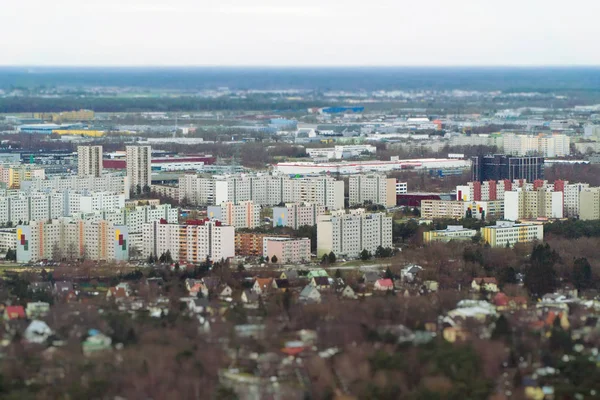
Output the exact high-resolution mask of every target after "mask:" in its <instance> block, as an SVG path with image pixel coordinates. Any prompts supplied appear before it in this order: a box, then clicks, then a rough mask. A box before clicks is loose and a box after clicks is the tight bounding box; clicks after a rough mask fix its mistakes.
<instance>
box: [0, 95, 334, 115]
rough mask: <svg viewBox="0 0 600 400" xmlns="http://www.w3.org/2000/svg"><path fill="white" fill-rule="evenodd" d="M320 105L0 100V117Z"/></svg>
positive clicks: (137, 99)
mask: <svg viewBox="0 0 600 400" xmlns="http://www.w3.org/2000/svg"><path fill="white" fill-rule="evenodd" d="M328 105H329V104H328V103H326V102H323V101H310V102H309V101H288V100H285V99H277V100H273V99H271V98H264V97H254V96H252V97H249V98H245V99H231V98H217V99H206V98H199V97H193V96H182V97H135V98H133V97H131V98H129V97H75V96H69V97H58V98H45V97H10V98H0V113H33V112H59V111H65V110H78V109H81V108H85V109H90V110H94V111H96V112H141V111H155V112H174V111H229V110H230V111H241V110H256V111H262V110H265V111H267V110H268V111H275V110H279V111H281V110H283V111H293V110H299V109H301V110H305V109H307V108H309V107H325V106H328Z"/></svg>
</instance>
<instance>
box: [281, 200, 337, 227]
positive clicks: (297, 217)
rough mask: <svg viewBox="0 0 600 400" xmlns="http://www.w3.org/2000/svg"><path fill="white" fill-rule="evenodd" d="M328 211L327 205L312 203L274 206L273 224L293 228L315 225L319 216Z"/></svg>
mask: <svg viewBox="0 0 600 400" xmlns="http://www.w3.org/2000/svg"><path fill="white" fill-rule="evenodd" d="M326 211H327V208H326V207H325V206H321V205H318V204H310V203H304V204H298V203H288V204H286V205H285V207H273V226H287V227H290V228H293V229H298V228H299V227H301V226H314V225H316V224H317V217H318V216H319V215H323V214H325V212H326Z"/></svg>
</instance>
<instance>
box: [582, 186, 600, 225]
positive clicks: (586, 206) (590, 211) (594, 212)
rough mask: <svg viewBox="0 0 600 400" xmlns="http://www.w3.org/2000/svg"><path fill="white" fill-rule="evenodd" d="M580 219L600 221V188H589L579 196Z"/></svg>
mask: <svg viewBox="0 0 600 400" xmlns="http://www.w3.org/2000/svg"><path fill="white" fill-rule="evenodd" d="M579 219H581V220H584V221H589V220H597V219H600V188H598V187H588V188H585V189H583V190H582V191H581V193H580V194H579Z"/></svg>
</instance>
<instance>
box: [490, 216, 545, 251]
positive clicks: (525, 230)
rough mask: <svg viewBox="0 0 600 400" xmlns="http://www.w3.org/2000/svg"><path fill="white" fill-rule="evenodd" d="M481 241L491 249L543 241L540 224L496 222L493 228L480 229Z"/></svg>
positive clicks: (542, 228)
mask: <svg viewBox="0 0 600 400" xmlns="http://www.w3.org/2000/svg"><path fill="white" fill-rule="evenodd" d="M481 236H482V238H483V240H484V241H485V242H486V243H488V244H489V245H490V246H491V247H505V246H506V245H508V246H514V245H515V243H525V242H533V241H536V240H539V241H542V240H544V226H543V225H542V224H515V223H514V222H511V221H498V222H497V223H496V225H494V226H486V227H484V228H481Z"/></svg>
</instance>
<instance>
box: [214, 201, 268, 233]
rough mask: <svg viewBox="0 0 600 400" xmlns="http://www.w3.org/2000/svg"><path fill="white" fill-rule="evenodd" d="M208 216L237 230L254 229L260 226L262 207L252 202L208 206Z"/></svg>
mask: <svg viewBox="0 0 600 400" xmlns="http://www.w3.org/2000/svg"><path fill="white" fill-rule="evenodd" d="M206 214H207V216H208V218H210V219H216V220H219V221H221V222H223V223H224V224H225V225H231V226H233V227H234V228H235V229H246V228H247V229H254V228H256V227H259V226H260V206H259V205H258V204H254V202H252V201H242V202H240V203H239V204H234V203H232V202H227V203H222V204H221V205H218V206H208V208H207V210H206Z"/></svg>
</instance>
